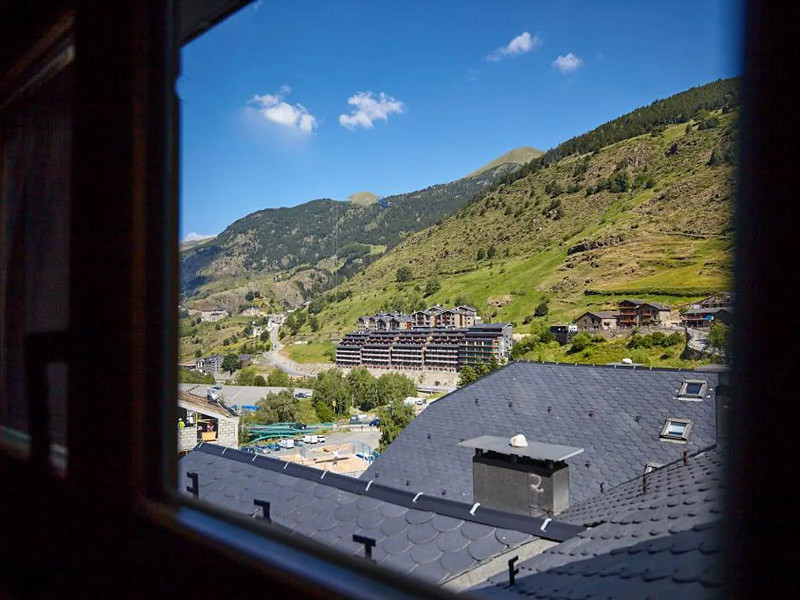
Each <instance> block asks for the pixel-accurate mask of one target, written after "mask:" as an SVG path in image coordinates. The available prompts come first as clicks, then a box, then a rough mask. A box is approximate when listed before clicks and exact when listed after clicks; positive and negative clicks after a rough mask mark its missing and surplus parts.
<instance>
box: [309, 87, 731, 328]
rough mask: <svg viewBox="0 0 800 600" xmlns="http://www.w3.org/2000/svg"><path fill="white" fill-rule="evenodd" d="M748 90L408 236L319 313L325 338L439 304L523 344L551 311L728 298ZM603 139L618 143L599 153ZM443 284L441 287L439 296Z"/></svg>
mask: <svg viewBox="0 0 800 600" xmlns="http://www.w3.org/2000/svg"><path fill="white" fill-rule="evenodd" d="M735 85H736V83H735V82H734V81H730V80H728V81H726V82H715V83H712V84H709V86H704V87H702V88H696V89H694V90H689V91H688V92H685V93H683V94H679V95H676V96H674V97H673V98H671V99H667V100H663V101H659V102H658V103H655V104H654V105H652V106H653V107H654V109H653V110H652V111H647V110H645V109H639V111H634V113H631V115H628V116H627V117H621V118H620V119H616V120H615V121H612V122H610V124H607V125H606V126H601V127H599V128H598V129H596V130H594V131H593V132H590V133H589V134H586V136H579V137H578V138H575V139H574V140H570V141H569V142H567V143H566V145H562V146H564V147H561V146H559V148H556V149H554V150H551V151H548V153H545V154H544V155H543V156H542V157H540V158H538V159H535V160H534V161H532V162H531V163H529V164H528V165H526V166H525V167H523V168H522V169H521V170H520V171H517V172H515V173H513V174H511V175H510V176H508V177H507V179H506V180H505V181H503V182H500V183H498V184H496V185H495V186H493V188H492V189H490V190H488V191H487V193H485V194H484V195H482V196H481V197H479V198H478V199H476V200H475V201H474V202H472V203H470V204H469V205H467V206H465V207H464V208H463V209H462V210H461V211H459V213H458V214H457V215H455V216H453V217H451V218H449V219H447V220H445V221H444V222H442V223H440V224H439V225H436V226H433V227H431V228H429V229H427V230H424V231H421V232H419V233H415V234H413V235H411V236H408V237H407V238H406V239H405V240H403V242H402V243H401V244H399V245H398V246H397V247H396V248H394V249H393V250H392V251H390V252H388V253H387V254H386V255H384V256H382V257H381V258H380V259H379V260H377V261H376V262H374V263H373V264H371V265H370V266H369V267H368V268H366V269H365V270H364V271H363V272H362V273H359V274H357V275H356V276H354V277H353V278H352V279H351V280H350V281H347V282H345V283H344V284H342V285H341V286H339V287H338V288H336V289H335V290H334V292H336V294H337V297H338V298H340V300H339V301H335V297H334V295H333V294H329V295H327V296H326V297H324V298H325V301H324V302H317V307H316V308H317V309H319V308H321V312H320V314H319V315H318V321H319V323H321V324H322V327H321V332H320V333H318V335H319V336H320V337H323V336H328V335H331V334H340V333H342V332H344V331H347V330H349V329H351V328H352V327H353V325H354V323H355V319H356V318H357V317H358V316H359V315H361V314H369V313H371V312H374V311H377V310H380V309H384V310H387V309H388V310H391V309H399V310H413V309H415V308H417V307H420V306H425V305H431V304H435V303H437V302H438V303H441V304H455V303H462V302H466V303H469V304H471V305H473V306H476V307H477V308H478V309H479V311H480V313H481V314H482V315H483V316H484V317H485V318H489V319H493V320H501V321H513V322H515V323H516V324H517V326H518V327H517V329H516V331H518V332H519V331H525V330H526V329H529V328H531V327H535V326H536V323H537V321H538V322H541V321H542V319H540V318H533V317H532V314H533V312H534V309H535V307H536V306H537V305H538V304H539V303H540V302H541V301H542V300H547V301H548V302H549V306H550V314H549V315H548V317H547V320H549V321H559V320H561V321H566V320H572V319H574V318H576V317H577V316H579V315H580V314H581V313H582V312H583V311H584V310H586V309H587V308H594V309H599V308H602V307H604V306H607V305H608V304H609V303H611V304H613V303H615V302H617V301H618V300H620V299H621V298H620V296H619V295H620V294H622V295H628V296H636V297H643V298H646V299H651V300H659V301H664V302H669V303H672V304H674V305H680V304H687V303H688V302H689V301H691V300H693V299H696V298H699V297H701V296H703V295H705V294H707V293H708V292H710V291H714V290H720V289H725V288H728V287H729V286H730V284H731V263H732V255H733V223H732V218H733V214H732V209H733V200H732V199H733V195H734V193H735V168H734V166H733V164H732V162H733V157H734V156H735V150H736V146H735V140H736V128H737V125H736V115H737V111H736V109H735V106H736V103H737V94H736V87H735ZM689 116H691V117H693V119H692V120H691V122H689V123H686V122H685V121H686V120H687V118H688V117H689ZM625 122H627V123H629V124H630V133H631V134H632V135H629V136H628V137H625V135H624V131H623V130H621V129H620V127H621V125H620V123H625ZM670 122H675V124H672V125H669V123H670ZM642 128H644V129H645V130H646V131H647V133H642V134H640V132H641V131H642ZM602 139H613V140H614V141H613V142H612V143H610V144H607V145H605V146H602V147H597V146H596V144H597V143H599V142H597V140H602ZM587 148H592V150H591V151H584V150H585V149H587ZM548 156H549V157H550V158H548ZM558 156H560V158H555V157H558ZM400 267H410V268H411V272H412V274H413V277H412V280H411V281H410V282H405V283H398V282H397V281H396V273H397V269H399V268H400ZM430 280H436V281H438V282H439V283H440V284H441V288H440V289H439V290H438V291H437V292H435V293H434V294H432V295H429V296H425V287H426V284H427V282H428V281H430ZM525 325H528V326H527V327H525ZM301 333H307V332H302V331H301Z"/></svg>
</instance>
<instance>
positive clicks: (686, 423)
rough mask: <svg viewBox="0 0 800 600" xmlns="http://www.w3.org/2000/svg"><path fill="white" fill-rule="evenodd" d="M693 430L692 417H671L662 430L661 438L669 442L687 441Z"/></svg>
mask: <svg viewBox="0 0 800 600" xmlns="http://www.w3.org/2000/svg"><path fill="white" fill-rule="evenodd" d="M691 430H692V421H691V419H677V418H673V417H670V418H668V419H667V421H666V422H665V423H664V428H663V429H662V430H661V436H660V437H661V439H662V440H664V441H668V442H680V443H683V442H687V441H688V440H689V433H690V432H691Z"/></svg>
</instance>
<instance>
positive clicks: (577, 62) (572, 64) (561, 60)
mask: <svg viewBox="0 0 800 600" xmlns="http://www.w3.org/2000/svg"><path fill="white" fill-rule="evenodd" d="M582 64H583V61H582V60H581V59H580V58H578V57H577V56H575V55H574V54H573V53H572V52H570V53H569V54H567V55H566V56H559V57H558V58H557V59H555V60H554V61H553V62H552V63H551V65H550V66H552V67H553V68H554V69H558V70H559V71H561V72H562V73H565V74H566V73H572V72H573V71H576V70H577V69H578V67H580V66H581V65H582Z"/></svg>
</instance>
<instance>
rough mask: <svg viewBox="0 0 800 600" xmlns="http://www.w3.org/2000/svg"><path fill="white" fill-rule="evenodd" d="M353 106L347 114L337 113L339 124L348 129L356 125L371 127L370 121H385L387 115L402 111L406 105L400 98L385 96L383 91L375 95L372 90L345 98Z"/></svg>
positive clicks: (387, 117)
mask: <svg viewBox="0 0 800 600" xmlns="http://www.w3.org/2000/svg"><path fill="white" fill-rule="evenodd" d="M347 103H348V104H349V105H350V106H353V107H354V108H353V110H351V111H350V114H349V115H339V124H340V125H341V126H342V127H347V128H348V129H350V130H353V129H355V128H356V127H363V128H364V129H372V123H373V122H374V121H376V120H378V119H383V120H384V121H387V120H388V119H389V115H391V114H394V113H397V114H400V113H404V112H405V110H406V105H405V104H403V103H402V102H401V101H400V100H397V99H395V98H392V97H391V96H387V95H386V94H384V93H383V92H381V93H380V94H378V95H377V96H375V94H373V93H372V92H356V94H355V95H354V96H351V97H350V98H348V99H347Z"/></svg>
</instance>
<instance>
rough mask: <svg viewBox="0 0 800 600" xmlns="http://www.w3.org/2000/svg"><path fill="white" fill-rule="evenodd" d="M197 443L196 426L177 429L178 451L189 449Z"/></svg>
mask: <svg viewBox="0 0 800 600" xmlns="http://www.w3.org/2000/svg"><path fill="white" fill-rule="evenodd" d="M196 445H197V426H193V427H183V428H179V429H178V452H185V451H187V450H191V449H192V448H194V447H195V446H196Z"/></svg>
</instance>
